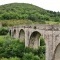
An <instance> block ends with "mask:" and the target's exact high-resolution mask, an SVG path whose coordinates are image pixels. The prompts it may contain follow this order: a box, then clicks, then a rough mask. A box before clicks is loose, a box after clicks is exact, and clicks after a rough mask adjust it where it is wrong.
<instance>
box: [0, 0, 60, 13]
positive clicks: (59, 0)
mask: <svg viewBox="0 0 60 60" xmlns="http://www.w3.org/2000/svg"><path fill="white" fill-rule="evenodd" d="M14 2H15V3H16V2H18V3H30V4H34V5H36V6H39V7H41V8H44V9H47V10H52V11H56V12H57V11H59V12H60V0H0V5H2V4H8V3H14Z"/></svg>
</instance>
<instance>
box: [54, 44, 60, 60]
mask: <svg viewBox="0 0 60 60" xmlns="http://www.w3.org/2000/svg"><path fill="white" fill-rule="evenodd" d="M53 60H60V44H58V46H57V47H56V49H55V52H54V56H53Z"/></svg>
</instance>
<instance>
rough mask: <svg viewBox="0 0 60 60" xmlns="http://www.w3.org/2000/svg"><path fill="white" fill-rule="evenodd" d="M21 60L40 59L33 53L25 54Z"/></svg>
mask: <svg viewBox="0 0 60 60" xmlns="http://www.w3.org/2000/svg"><path fill="white" fill-rule="evenodd" d="M23 60H40V58H39V56H37V55H34V54H33V53H25V54H24V56H23Z"/></svg>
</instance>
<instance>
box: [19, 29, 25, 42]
mask: <svg viewBox="0 0 60 60" xmlns="http://www.w3.org/2000/svg"><path fill="white" fill-rule="evenodd" d="M19 39H20V42H25V31H24V30H23V29H21V30H20V31H19Z"/></svg>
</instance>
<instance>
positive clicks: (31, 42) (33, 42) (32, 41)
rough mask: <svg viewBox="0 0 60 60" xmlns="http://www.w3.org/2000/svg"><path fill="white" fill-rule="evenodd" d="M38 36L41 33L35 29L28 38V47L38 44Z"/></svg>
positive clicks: (34, 46)
mask: <svg viewBox="0 0 60 60" xmlns="http://www.w3.org/2000/svg"><path fill="white" fill-rule="evenodd" d="M40 36H41V34H40V33H39V32H37V31H34V32H33V33H32V34H31V36H30V40H29V47H30V48H38V47H39V46H40Z"/></svg>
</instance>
